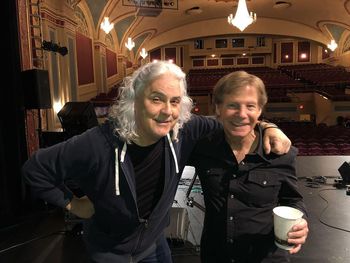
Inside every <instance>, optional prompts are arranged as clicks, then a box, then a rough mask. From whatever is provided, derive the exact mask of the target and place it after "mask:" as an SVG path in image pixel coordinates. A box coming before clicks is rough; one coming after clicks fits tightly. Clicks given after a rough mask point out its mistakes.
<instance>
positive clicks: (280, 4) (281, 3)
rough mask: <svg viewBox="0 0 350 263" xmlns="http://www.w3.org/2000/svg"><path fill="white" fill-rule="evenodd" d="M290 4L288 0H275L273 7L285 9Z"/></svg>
mask: <svg viewBox="0 0 350 263" xmlns="http://www.w3.org/2000/svg"><path fill="white" fill-rule="evenodd" d="M291 5H292V4H291V3H290V2H286V1H276V2H275V4H274V5H273V8H277V9H285V8H288V7H290V6H291Z"/></svg>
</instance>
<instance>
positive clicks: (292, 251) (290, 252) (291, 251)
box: [289, 245, 301, 254]
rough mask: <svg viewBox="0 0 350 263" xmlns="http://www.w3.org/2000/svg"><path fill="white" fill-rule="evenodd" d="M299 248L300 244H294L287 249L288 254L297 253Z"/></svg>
mask: <svg viewBox="0 0 350 263" xmlns="http://www.w3.org/2000/svg"><path fill="white" fill-rule="evenodd" d="M300 249H301V245H296V246H295V247H293V248H292V249H290V250H289V254H295V253H298V252H299V250H300Z"/></svg>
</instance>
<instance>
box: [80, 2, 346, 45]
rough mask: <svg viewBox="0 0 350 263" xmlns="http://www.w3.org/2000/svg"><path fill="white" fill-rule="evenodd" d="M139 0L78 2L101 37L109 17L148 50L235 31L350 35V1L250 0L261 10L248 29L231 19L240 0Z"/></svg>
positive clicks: (121, 37) (122, 34)
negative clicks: (155, 2) (155, 5)
mask: <svg viewBox="0 0 350 263" xmlns="http://www.w3.org/2000/svg"><path fill="white" fill-rule="evenodd" d="M139 1H140V0H109V1H108V0H81V1H74V2H79V4H78V6H81V5H82V6H85V7H87V8H88V9H89V10H90V13H91V16H92V18H93V22H94V25H95V29H94V30H95V34H96V37H97V38H98V36H99V35H100V34H101V30H100V29H99V25H100V23H101V22H102V20H103V18H104V16H108V17H109V18H110V20H111V22H114V25H115V26H114V29H115V30H114V31H115V33H113V34H115V36H116V38H117V39H118V42H119V43H123V41H125V39H126V38H127V37H132V38H133V39H135V42H136V44H137V45H141V44H142V45H144V46H145V47H146V48H147V49H152V48H155V47H158V46H161V45H166V44H170V43H175V42H178V41H183V40H187V39H193V38H198V37H207V36H214V35H215V36H216V35H231V34H268V35H279V36H291V37H299V38H305V39H310V40H313V41H317V42H320V43H322V44H324V45H326V44H327V43H329V41H330V40H331V39H332V38H333V39H335V40H336V41H337V42H339V41H345V40H344V38H349V34H350V0H305V1H300V0H285V1H276V0H248V1H247V6H248V9H249V11H253V12H255V13H257V22H256V23H254V24H252V25H250V26H248V28H247V29H246V30H244V32H243V33H241V32H240V31H239V30H238V29H237V28H234V27H232V26H230V25H229V24H228V23H227V16H228V15H229V14H231V13H233V14H234V13H235V10H236V5H237V1H236V0H178V1H172V0H163V5H164V3H165V4H168V6H169V3H170V2H174V4H175V5H174V6H177V9H171V8H167V9H163V10H155V9H152V8H142V9H139V8H136V7H133V6H130V5H129V4H130V2H139ZM148 2H149V3H150V2H152V1H148ZM166 2H167V3H166ZM127 4H128V5H127ZM191 10H192V11H191ZM342 38H343V40H342ZM120 46H122V45H120Z"/></svg>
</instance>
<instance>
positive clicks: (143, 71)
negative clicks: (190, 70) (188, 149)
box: [108, 61, 193, 143]
mask: <svg viewBox="0 0 350 263" xmlns="http://www.w3.org/2000/svg"><path fill="white" fill-rule="evenodd" d="M164 74H171V75H173V76H175V77H176V78H177V79H178V80H179V83H180V89H181V95H182V97H181V102H180V115H179V119H178V122H177V123H176V124H175V126H174V128H173V130H172V139H173V140H177V135H178V131H179V129H180V128H182V126H183V124H184V123H186V122H187V121H188V120H189V119H190V118H191V109H192V105H193V103H192V99H191V98H190V97H189V96H188V95H187V85H186V74H185V73H184V72H183V71H182V70H181V68H180V67H178V66H177V65H175V64H173V63H170V62H167V61H157V62H150V63H148V64H145V65H144V66H142V67H141V68H139V69H138V70H136V71H135V72H134V73H133V74H132V76H131V77H126V78H125V79H124V82H123V85H122V86H121V87H119V95H118V97H117V100H116V101H115V103H114V104H113V105H112V106H111V108H110V110H109V115H108V117H109V119H110V120H111V121H112V122H113V123H114V127H115V129H114V131H115V132H117V133H118V134H119V137H121V138H122V139H124V140H125V141H126V142H127V143H131V141H132V140H134V139H135V138H137V137H138V136H139V135H138V134H137V127H136V121H135V111H134V106H135V99H136V97H137V96H139V95H140V94H143V91H144V89H145V88H146V87H147V86H148V85H150V83H151V82H152V81H154V80H155V79H156V78H158V77H159V76H161V75H164Z"/></svg>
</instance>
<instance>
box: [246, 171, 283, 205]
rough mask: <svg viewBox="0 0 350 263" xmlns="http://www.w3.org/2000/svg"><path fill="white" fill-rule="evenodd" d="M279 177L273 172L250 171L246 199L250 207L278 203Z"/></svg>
mask: <svg viewBox="0 0 350 263" xmlns="http://www.w3.org/2000/svg"><path fill="white" fill-rule="evenodd" d="M280 177H281V175H280V174H278V173H276V172H274V171H268V172H267V171H257V170H255V171H250V172H249V174H248V179H247V185H246V186H247V188H246V190H247V199H248V200H249V203H250V204H251V205H254V206H257V207H266V206H271V205H275V204H276V203H278V194H279V191H280V188H281V179H280Z"/></svg>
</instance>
